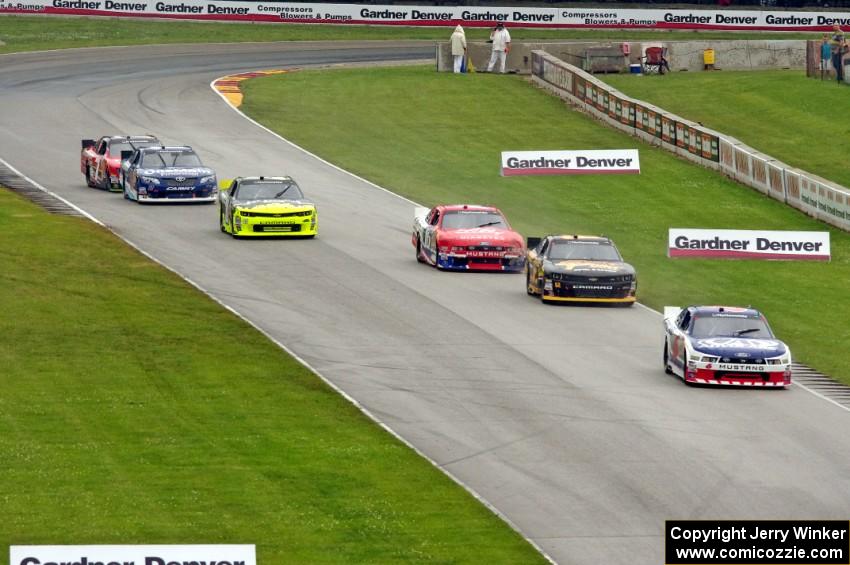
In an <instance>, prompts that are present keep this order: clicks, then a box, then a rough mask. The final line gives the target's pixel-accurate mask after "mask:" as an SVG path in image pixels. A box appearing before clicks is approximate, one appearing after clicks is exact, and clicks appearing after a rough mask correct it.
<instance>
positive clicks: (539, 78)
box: [531, 50, 850, 231]
mask: <svg viewBox="0 0 850 565" xmlns="http://www.w3.org/2000/svg"><path fill="white" fill-rule="evenodd" d="M531 67H532V70H531V74H532V81H533V82H534V83H535V84H537V85H538V86H541V87H543V88H544V89H546V90H548V91H550V92H552V93H553V94H555V95H556V96H559V97H561V98H563V99H564V100H566V101H567V102H569V103H570V104H571V105H572V106H574V107H576V108H578V109H579V110H581V111H583V112H585V113H587V114H590V115H592V116H594V117H595V118H597V119H599V120H601V121H603V122H605V123H607V124H608V125H610V126H612V127H614V128H617V129H618V130H620V131H623V132H625V133H628V134H629V135H634V136H635V137H638V138H640V139H642V140H643V141H646V142H647V143H651V144H652V145H655V146H658V147H662V148H664V149H666V150H668V151H670V152H672V153H675V154H677V155H679V156H681V157H684V158H685V159H688V160H689V161H692V162H694V163H697V164H698V165H702V166H703V167H708V168H710V169H714V170H716V171H719V172H721V173H723V174H724V175H726V176H728V177H729V178H732V179H734V180H736V181H738V182H739V183H741V184H744V185H747V186H749V187H751V188H754V189H755V190H757V191H759V192H761V193H762V194H764V195H765V196H769V197H770V198H773V199H775V200H779V201H780V202H784V203H786V204H788V205H789V206H793V207H794V208H796V209H798V210H800V211H801V212H804V213H805V214H807V215H809V216H811V217H813V218H817V219H818V220H821V221H824V222H826V223H828V224H830V225H832V226H835V227H837V228H840V229H843V230H845V231H850V189H847V188H845V187H843V186H841V185H838V184H836V183H834V182H831V181H829V180H826V179H824V178H821V177H818V176H817V175H813V174H811V173H808V172H806V171H803V170H800V169H797V168H794V167H792V166H790V165H788V164H786V163H783V162H782V161H779V160H777V159H774V158H773V157H771V156H770V155H765V154H764V153H760V152H759V151H757V150H756V149H753V148H752V147H749V146H747V145H745V144H744V143H742V142H741V141H739V140H737V139H735V138H734V137H730V136H728V135H725V134H722V133H719V132H716V131H714V130H711V129H709V128H706V127H704V126H702V125H701V124H699V123H696V122H691V121H689V120H686V119H685V118H682V117H681V116H677V115H676V114H673V113H670V112H668V111H666V110H664V109H663V108H659V107H657V106H653V105H652V104H649V103H647V102H644V101H642V100H636V99H634V98H630V97H628V96H626V95H625V94H623V93H622V92H620V91H618V90H616V89H614V88H612V87H611V86H609V85H608V84H606V83H604V82H602V81H601V80H599V79H597V78H596V77H594V76H593V75H591V74H589V73H586V72H584V71H582V70H581V69H579V68H578V67H575V66H573V65H570V64H569V63H566V62H564V61H561V60H560V59H558V58H557V57H554V56H552V55H550V54H549V53H546V52H545V51H540V50H537V51H533V52H532V65H531Z"/></svg>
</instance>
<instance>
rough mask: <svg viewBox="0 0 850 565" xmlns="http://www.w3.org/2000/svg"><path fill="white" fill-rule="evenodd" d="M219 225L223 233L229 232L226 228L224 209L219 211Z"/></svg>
mask: <svg viewBox="0 0 850 565" xmlns="http://www.w3.org/2000/svg"><path fill="white" fill-rule="evenodd" d="M218 227H219V229H220V230H221V233H227V230H226V229H224V210H219V212H218Z"/></svg>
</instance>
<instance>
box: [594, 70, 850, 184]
mask: <svg viewBox="0 0 850 565" xmlns="http://www.w3.org/2000/svg"><path fill="white" fill-rule="evenodd" d="M603 78H604V80H605V81H606V82H608V83H609V84H611V85H612V86H614V87H615V88H617V89H618V90H620V91H622V92H624V93H625V94H628V95H629V96H632V97H633V98H637V99H639V100H645V101H647V102H651V103H652V104H655V105H656V106H659V107H661V108H664V109H665V110H668V111H670V112H673V113H675V114H679V115H680V116H682V117H686V118H688V119H690V120H693V121H699V122H702V123H703V124H704V125H705V126H707V127H710V128H712V129H715V130H717V131H721V132H723V133H725V134H728V135H731V136H732V137H736V138H738V139H740V140H741V141H743V142H744V143H746V144H747V145H750V146H751V147H754V148H755V149H758V150H759V151H761V152H762V153H767V154H768V155H770V156H771V157H774V158H776V159H779V160H780V161H784V162H786V163H788V164H789V165H792V166H795V167H797V168H800V169H803V170H805V171H809V172H810V173H815V174H817V175H820V176H822V177H824V178H827V179H829V180H831V181H833V182H837V183H839V184H842V185H844V186H847V187H850V167H848V166H847V164H848V160H847V159H848V157H847V156H848V148H850V121H848V120H847V119H846V118H845V116H848V115H850V89H848V88H847V86H846V85H843V84H839V83H838V82H837V81H835V80H831V81H829V80H825V81H821V80H815V79H810V78H806V76H805V74H804V73H803V72H801V71H758V72H743V71H736V72H732V71H728V72H715V73H669V74H666V75H664V76H663V77H659V76H646V77H639V76H636V75H632V76H616V75H608V76H605V77H603ZM656 79H658V80H656ZM733 102H734V103H733ZM789 132H790V133H789Z"/></svg>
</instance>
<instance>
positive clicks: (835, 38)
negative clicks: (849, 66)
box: [829, 24, 846, 82]
mask: <svg viewBox="0 0 850 565" xmlns="http://www.w3.org/2000/svg"><path fill="white" fill-rule="evenodd" d="M832 29H833V32H832V39H831V40H830V42H829V46H830V48H831V49H832V66H833V68H835V78H836V80H838V82H841V81H843V80H844V61H842V59H843V58H844V46H845V44H846V41H845V39H844V32H843V31H841V26H840V25H838V24H835V25H834V26H832Z"/></svg>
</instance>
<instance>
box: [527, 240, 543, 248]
mask: <svg viewBox="0 0 850 565" xmlns="http://www.w3.org/2000/svg"><path fill="white" fill-rule="evenodd" d="M541 239H543V238H542V237H527V238H525V247H526V248H527V249H534V248H535V247H537V244H539V243H540V240H541Z"/></svg>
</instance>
